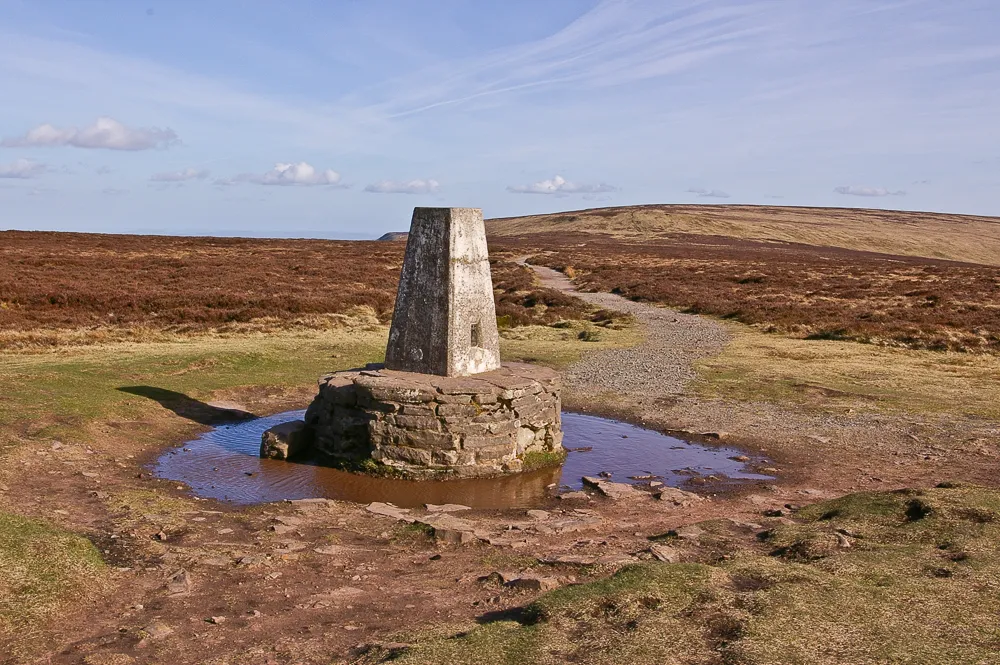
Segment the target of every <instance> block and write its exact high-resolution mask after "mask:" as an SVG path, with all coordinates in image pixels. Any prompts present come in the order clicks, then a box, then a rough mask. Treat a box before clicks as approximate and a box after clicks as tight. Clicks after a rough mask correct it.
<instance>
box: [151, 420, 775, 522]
mask: <svg viewBox="0 0 1000 665" xmlns="http://www.w3.org/2000/svg"><path fill="white" fill-rule="evenodd" d="M304 413H305V412H304V411H289V412H286V413H279V414H276V415H273V416H268V417H266V418H258V419H255V420H251V421H247V422H240V423H234V424H230V425H221V426H219V427H216V428H215V429H213V430H211V431H209V432H206V433H205V434H203V435H202V436H200V437H199V438H197V439H195V440H194V441H191V442H189V443H187V444H185V445H184V446H183V447H180V448H175V449H173V450H170V451H168V452H167V453H165V454H164V455H163V456H162V457H161V458H160V459H159V460H158V462H157V463H156V467H155V473H156V475H157V476H160V477H162V478H169V479H171V480H176V481H181V482H184V483H187V484H188V485H189V486H190V487H191V488H192V490H193V491H194V492H195V494H197V495H198V496H201V497H209V498H215V499H222V500H226V501H232V502H234V503H239V504H250V503H261V502H267V501H280V500H282V499H306V498H316V497H326V498H332V499H344V500H349V501H357V502H360V503H367V502H370V501H388V502H391V503H395V504H396V505H398V506H406V507H409V506H418V505H422V504H424V503H461V504H464V505H467V506H472V507H475V508H509V507H529V506H532V505H537V504H539V503H540V502H542V501H544V500H545V499H546V497H547V496H551V495H552V493H553V491H554V490H553V489H551V486H553V484H555V483H562V484H563V486H564V487H566V486H568V487H572V488H578V487H580V486H581V483H580V478H581V476H584V475H597V474H598V473H600V472H602V471H603V472H606V473H610V474H611V478H612V479H613V480H615V481H618V482H634V481H632V480H629V478H628V477H629V476H635V477H642V478H643V480H646V481H648V480H649V479H650V477H655V478H656V479H659V480H660V481H661V482H663V483H665V484H668V485H679V484H681V483H682V482H684V481H685V480H687V478H688V477H690V475H691V474H715V475H717V476H726V477H729V478H766V477H767V476H760V475H757V474H753V473H750V472H748V471H747V470H746V469H745V468H744V464H743V463H741V462H736V461H733V460H731V459H729V457H731V456H735V455H738V454H739V451H737V450H735V449H730V448H721V447H710V446H702V445H698V444H695V443H690V442H686V441H682V440H680V439H676V438H673V437H669V436H666V435H664V434H660V433H659V432H655V431H652V430H646V429H642V428H640V427H636V426H634V425H629V424H627V423H622V422H618V421H614V420H608V419H605V418H598V417H595V416H587V415H583V414H576V413H564V414H563V430H564V432H565V440H564V444H565V445H566V447H567V448H568V449H569V450H570V452H569V455H568V456H567V459H566V463H565V464H564V465H563V467H562V468H550V469H543V470H540V471H534V472H530V473H522V474H515V475H512V476H506V477H503V478H494V479H482V478H468V479H458V480H447V481H408V480H394V479H388V478H373V477H370V476H365V475H360V474H353V473H347V472H344V471H339V470H337V469H331V468H329V467H323V466H317V465H315V464H313V463H309V462H305V463H294V462H282V461H278V460H269V459H260V458H259V457H258V449H259V446H260V437H261V434H262V433H263V432H264V430H266V429H268V428H269V427H272V426H274V425H277V424H279V423H282V422H285V421H288V420H296V419H299V418H302V416H303V415H304Z"/></svg>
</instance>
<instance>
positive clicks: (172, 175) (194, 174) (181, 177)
mask: <svg viewBox="0 0 1000 665" xmlns="http://www.w3.org/2000/svg"><path fill="white" fill-rule="evenodd" d="M207 177H208V171H204V170H202V171H199V170H197V169H184V170H182V171H165V172H163V173H154V174H153V175H151V176H149V179H150V180H152V181H153V182H183V181H185V180H204V179H205V178H207Z"/></svg>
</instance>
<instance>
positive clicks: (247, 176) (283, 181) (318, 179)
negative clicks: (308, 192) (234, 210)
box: [215, 162, 340, 185]
mask: <svg viewBox="0 0 1000 665" xmlns="http://www.w3.org/2000/svg"><path fill="white" fill-rule="evenodd" d="M235 180H236V181H239V182H252V183H256V184H258V185H339V184H340V174H339V173H337V172H336V171H334V170H333V169H325V170H322V171H318V170H316V167H314V166H313V165H312V164H307V163H306V162H299V163H298V164H284V163H281V162H279V163H277V164H275V165H274V168H273V169H271V170H270V171H268V172H267V173H264V174H263V175H255V174H252V173H244V174H242V175H238V176H236V178H235ZM231 183H232V179H225V178H222V179H219V180H216V181H215V184H217V185H227V184H231Z"/></svg>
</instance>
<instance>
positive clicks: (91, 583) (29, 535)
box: [0, 512, 105, 642]
mask: <svg viewBox="0 0 1000 665" xmlns="http://www.w3.org/2000/svg"><path fill="white" fill-rule="evenodd" d="M104 569H105V566H104V563H103V562H102V561H101V557H100V555H99V553H98V552H97V550H96V549H95V548H94V545H93V544H92V543H91V542H90V541H89V540H87V539H86V538H83V537H81V536H78V535H76V534H73V533H70V532H69V531H65V530H63V529H60V528H57V527H55V526H52V525H49V524H46V523H44V522H41V521H38V520H30V519H26V518H23V517H19V516H17V515H12V514H10V513H6V512H0V635H12V634H14V633H17V634H19V635H21V636H22V638H24V637H29V636H30V635H32V634H36V633H39V632H40V631H39V626H40V625H42V622H44V621H45V620H47V619H49V618H50V617H52V616H53V615H54V613H55V612H56V611H57V610H58V609H59V608H60V607H61V606H63V605H64V604H65V603H66V601H68V600H69V599H71V598H77V599H78V598H79V597H80V595H81V594H83V593H84V592H86V591H88V590H90V589H93V588H94V587H96V586H98V585H99V580H100V577H101V574H102V573H103V571H104ZM23 641H25V642H29V641H30V640H27V639H26V640H23Z"/></svg>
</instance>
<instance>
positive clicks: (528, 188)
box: [507, 175, 618, 196]
mask: <svg viewBox="0 0 1000 665" xmlns="http://www.w3.org/2000/svg"><path fill="white" fill-rule="evenodd" d="M507 191H508V192H511V193H513V194H552V195H556V196H559V195H564V196H565V195H569V194H601V193H604V192H617V191H618V188H617V187H615V186H614V185H609V184H607V183H603V182H602V183H598V184H596V185H587V184H577V183H573V182H570V181H569V180H566V179H565V178H563V177H562V176H561V175H557V176H555V177H553V178H551V179H549V180H539V181H538V182H534V183H532V184H530V185H508V186H507Z"/></svg>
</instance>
